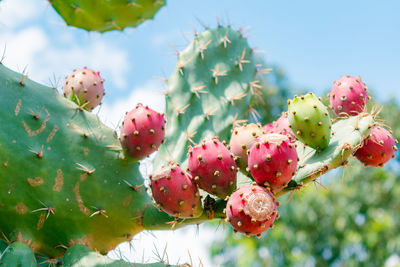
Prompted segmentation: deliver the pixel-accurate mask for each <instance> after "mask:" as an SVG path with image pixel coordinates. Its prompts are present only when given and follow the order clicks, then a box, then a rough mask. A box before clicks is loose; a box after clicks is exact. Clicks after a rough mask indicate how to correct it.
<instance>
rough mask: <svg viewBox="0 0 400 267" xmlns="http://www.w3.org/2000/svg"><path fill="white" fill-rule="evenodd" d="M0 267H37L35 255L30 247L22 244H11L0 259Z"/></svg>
mask: <svg viewBox="0 0 400 267" xmlns="http://www.w3.org/2000/svg"><path fill="white" fill-rule="evenodd" d="M0 265H1V266H10V267H11V266H23V267H25V266H26V267H37V266H38V264H37V261H36V258H35V254H34V253H33V250H32V248H31V247H30V246H28V245H27V244H25V243H23V242H13V243H11V244H10V245H9V246H8V247H7V248H6V249H5V250H4V252H3V253H2V255H1V257H0Z"/></svg>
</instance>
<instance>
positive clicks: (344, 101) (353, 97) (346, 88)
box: [329, 75, 369, 116]
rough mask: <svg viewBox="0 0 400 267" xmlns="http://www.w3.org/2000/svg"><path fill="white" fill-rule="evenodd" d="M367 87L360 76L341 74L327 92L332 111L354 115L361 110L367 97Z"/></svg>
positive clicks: (341, 114)
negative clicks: (328, 92)
mask: <svg viewBox="0 0 400 267" xmlns="http://www.w3.org/2000/svg"><path fill="white" fill-rule="evenodd" d="M367 89H368V88H367V87H366V86H365V83H363V82H362V81H361V78H360V77H352V76H350V75H347V76H341V77H340V79H339V80H337V81H334V83H333V87H332V90H331V92H330V94H329V100H330V104H331V106H332V108H333V111H334V112H335V113H336V115H338V116H348V115H350V116H354V115H357V114H358V113H360V112H362V111H363V110H364V108H365V106H366V105H367V102H368V99H369V97H368V93H367Z"/></svg>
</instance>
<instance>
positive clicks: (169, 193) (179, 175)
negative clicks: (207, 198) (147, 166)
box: [150, 164, 203, 218]
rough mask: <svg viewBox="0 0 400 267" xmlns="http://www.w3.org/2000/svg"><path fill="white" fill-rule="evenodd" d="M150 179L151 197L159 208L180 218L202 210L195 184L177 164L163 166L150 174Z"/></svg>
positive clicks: (196, 214) (190, 216) (196, 215)
mask: <svg viewBox="0 0 400 267" xmlns="http://www.w3.org/2000/svg"><path fill="white" fill-rule="evenodd" d="M150 180H151V185H150V187H151V192H152V195H153V198H154V200H155V201H156V203H157V206H158V207H159V208H160V209H162V210H163V211H165V212H166V213H168V214H170V215H172V216H175V217H180V218H192V217H198V216H200V215H201V213H202V211H203V210H202V206H201V201H200V194H199V191H198V189H197V185H196V184H195V183H194V182H193V180H192V178H191V177H190V176H189V174H188V173H186V172H185V171H184V170H182V169H181V168H180V167H179V165H177V164H172V165H170V166H167V167H163V168H162V169H161V170H160V171H159V172H158V173H156V174H153V175H151V176H150Z"/></svg>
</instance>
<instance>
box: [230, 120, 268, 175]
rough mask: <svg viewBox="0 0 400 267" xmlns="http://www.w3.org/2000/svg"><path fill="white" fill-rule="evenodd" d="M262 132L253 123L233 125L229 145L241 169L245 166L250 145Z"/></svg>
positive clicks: (259, 127)
mask: <svg viewBox="0 0 400 267" xmlns="http://www.w3.org/2000/svg"><path fill="white" fill-rule="evenodd" d="M262 134H263V130H262V129H261V126H260V125H258V124H255V123H250V124H245V125H243V126H238V127H235V128H234V129H233V130H232V134H231V140H230V142H229V147H230V150H231V152H232V153H233V155H235V157H236V162H237V164H238V166H239V168H241V169H246V168H247V153H248V150H249V149H250V148H251V146H252V145H253V144H254V143H255V142H256V139H257V137H259V136H261V135H262Z"/></svg>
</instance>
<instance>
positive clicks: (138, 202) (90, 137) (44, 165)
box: [0, 65, 151, 257]
mask: <svg viewBox="0 0 400 267" xmlns="http://www.w3.org/2000/svg"><path fill="white" fill-rule="evenodd" d="M0 88H1V90H0V107H1V109H0V114H1V115H0V123H1V125H2V126H1V127H0V151H1V152H0V177H1V178H2V187H1V190H0V203H1V205H0V218H1V219H0V231H1V232H2V233H3V234H4V236H5V237H6V238H8V239H9V240H20V241H22V240H25V241H26V242H28V241H31V242H32V247H33V248H34V250H35V252H37V253H40V254H43V255H45V256H49V257H56V256H59V255H61V254H62V253H63V252H64V251H63V249H62V248H60V246H69V245H72V244H76V243H78V244H79V243H81V244H87V245H89V246H90V247H91V248H93V249H96V250H98V251H100V252H102V253H106V252H107V251H108V250H110V249H111V248H113V247H115V246H116V245H117V244H118V243H120V242H122V241H127V240H130V239H131V237H132V235H133V234H135V233H137V232H139V231H141V230H142V225H141V217H142V214H143V212H144V209H145V207H146V206H147V205H151V199H150V197H149V196H148V194H147V193H146V190H145V188H144V186H142V185H143V180H142V177H141V175H140V173H139V171H138V165H139V164H138V163H135V162H130V161H129V160H128V159H123V158H122V153H121V147H120V143H119V141H118V139H117V137H116V134H115V132H114V131H113V130H111V129H109V128H108V127H106V126H105V125H103V124H102V123H101V122H100V121H99V119H98V118H97V117H96V116H95V115H93V114H90V113H89V112H87V111H83V110H80V109H79V107H78V106H77V105H76V104H74V103H73V102H71V101H69V100H67V99H65V98H64V97H62V96H61V95H58V93H57V92H56V91H55V90H54V89H52V88H49V87H45V86H42V85H39V84H37V83H35V82H33V81H31V80H29V79H27V78H26V77H25V76H22V75H21V74H18V73H15V72H13V71H10V70H9V69H7V68H6V67H4V66H3V65H0ZM8 218H13V219H12V220H10V219H8Z"/></svg>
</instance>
